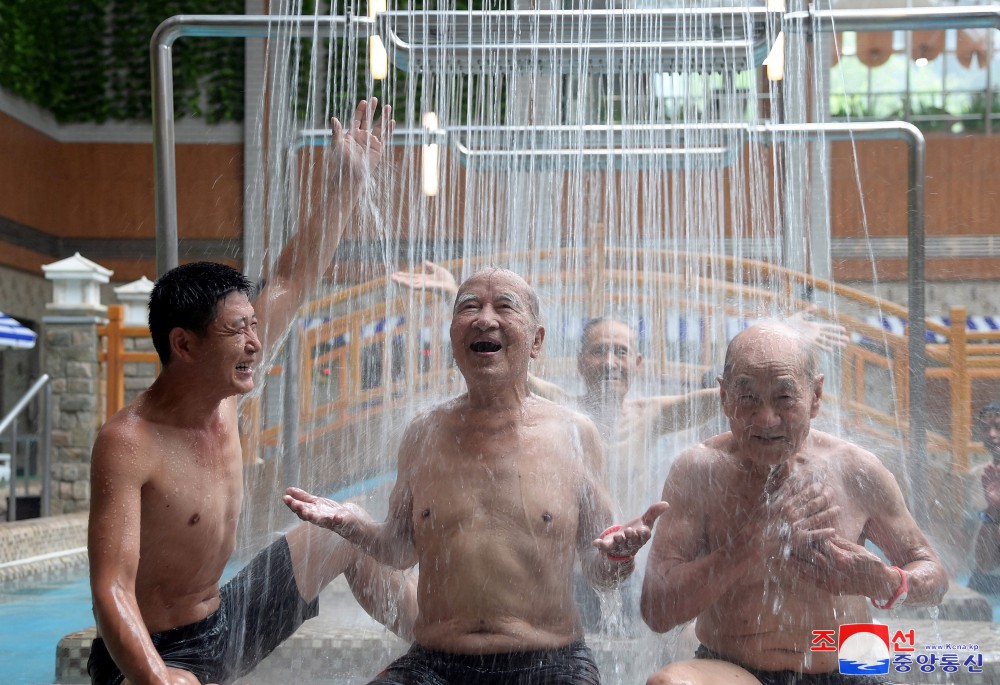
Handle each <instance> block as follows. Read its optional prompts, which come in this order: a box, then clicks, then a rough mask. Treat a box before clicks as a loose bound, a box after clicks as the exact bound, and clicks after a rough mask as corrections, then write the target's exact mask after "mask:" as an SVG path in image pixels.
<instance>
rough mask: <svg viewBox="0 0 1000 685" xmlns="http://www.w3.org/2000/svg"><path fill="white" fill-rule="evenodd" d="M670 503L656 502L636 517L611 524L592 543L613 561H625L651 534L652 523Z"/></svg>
mask: <svg viewBox="0 0 1000 685" xmlns="http://www.w3.org/2000/svg"><path fill="white" fill-rule="evenodd" d="M669 508H670V505H669V504H667V503H666V502H656V503H655V504H653V505H651V506H650V507H649V509H647V510H646V512H645V513H644V514H643V515H642V516H640V517H639V518H637V519H634V520H632V521H629V522H628V523H626V524H624V525H620V526H611V527H610V528H608V529H607V530H606V531H604V533H603V534H601V537H599V538H597V539H596V540H594V542H593V545H594V547H596V548H597V549H599V550H600V551H601V552H603V553H604V554H605V555H606V556H607V557H608V558H609V559H611V560H613V561H625V560H628V559H631V558H632V557H634V556H635V555H636V554H637V553H638V551H639V550H640V549H642V546H643V545H645V544H646V543H647V542H649V538H650V537H652V535H653V524H654V523H656V519H658V518H660V516H662V515H663V514H664V513H666V511H667V509H669Z"/></svg>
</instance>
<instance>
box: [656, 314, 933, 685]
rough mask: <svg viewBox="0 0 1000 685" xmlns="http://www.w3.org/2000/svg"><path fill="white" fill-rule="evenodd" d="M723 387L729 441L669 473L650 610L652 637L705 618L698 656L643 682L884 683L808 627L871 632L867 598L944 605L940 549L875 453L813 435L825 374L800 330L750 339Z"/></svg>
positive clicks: (745, 337)
mask: <svg viewBox="0 0 1000 685" xmlns="http://www.w3.org/2000/svg"><path fill="white" fill-rule="evenodd" d="M719 384H720V392H721V400H722V408H723V413H724V414H725V415H726V417H727V418H728V420H729V425H730V429H731V430H730V432H728V433H724V434H722V435H718V436H716V437H714V438H712V439H710V440H708V441H706V442H705V443H703V444H701V445H698V446H696V447H693V448H691V449H688V450H686V451H685V452H684V453H682V454H681V455H680V457H679V458H678V460H677V462H676V463H675V465H674V467H673V469H672V470H671V472H670V475H669V477H668V478H667V481H666V484H665V485H664V488H663V493H664V495H663V496H664V497H665V498H669V500H670V504H671V507H670V510H669V511H668V512H667V514H666V515H665V516H664V517H663V519H664V523H663V524H661V525H660V527H659V529H658V530H657V533H656V536H655V538H654V540H653V544H652V547H651V550H650V554H649V561H648V565H647V567H646V575H645V580H644V583H643V593H642V602H641V608H642V614H643V618H644V619H645V621H646V623H647V624H648V625H649V627H650V628H652V629H653V630H654V631H657V632H664V631H667V630H669V629H671V628H673V627H674V626H677V625H680V624H682V623H684V622H686V621H689V620H691V619H693V618H697V619H698V620H697V623H696V628H695V630H696V634H697V636H698V639H699V640H700V641H701V643H702V645H701V647H699V649H698V651H697V653H696V655H695V656H696V659H695V660H692V661H682V662H677V663H673V664H670V665H668V666H667V667H665V668H663V669H662V670H660V671H658V672H657V673H655V674H654V675H653V676H652V677H650V678H649V680H648V683H647V685H663V684H665V683H685V684H691V683H702V684H705V683H719V684H722V683H725V684H727V685H729V684H732V683H757V682H761V683H764V684H765V685H769V684H771V683H781V684H782V685H793V684H797V683H815V684H819V683H824V684H826V683H829V684H833V683H872V682H885V681H881V680H879V677H877V676H841V675H840V674H839V664H838V660H837V655H836V652H811V651H810V644H811V638H812V631H813V630H816V629H832V630H836V629H837V627H838V626H839V625H840V624H845V623H870V622H871V614H870V609H869V607H870V604H869V598H871V600H870V601H871V602H872V603H873V604H875V605H876V606H880V607H882V608H888V607H889V606H891V605H893V604H899V603H901V602H902V601H904V596H903V595H904V594H905V601H906V603H907V604H912V605H917V606H921V605H923V606H926V605H934V604H937V603H938V602H939V601H940V600H941V597H942V596H943V594H944V592H945V590H946V589H947V585H948V581H947V576H946V574H945V571H944V568H943V567H942V565H941V563H940V561H939V559H938V557H937V554H935V552H934V550H932V549H931V547H930V545H929V544H928V542H927V539H926V538H925V537H924V534H923V533H922V532H921V531H920V529H919V528H918V527H917V525H916V523H915V522H914V520H913V518H912V517H911V516H910V513H909V512H908V511H907V509H906V505H905V503H904V501H903V496H902V493H901V492H900V489H899V487H898V486H897V484H896V482H895V480H894V479H893V477H892V475H891V474H890V473H889V471H888V470H886V469H885V468H884V467H883V466H882V464H881V463H880V462H879V460H878V459H877V458H876V457H875V456H874V455H873V454H871V453H869V452H866V451H865V450H863V449H861V448H859V447H857V446H855V445H852V444H851V443H848V442H845V441H844V440H840V439H838V438H836V437H834V436H832V435H828V434H826V433H821V432H819V431H816V430H812V429H811V426H810V424H811V421H812V419H813V418H815V417H816V415H817V413H818V412H819V407H820V397H821V395H822V390H823V376H822V375H821V374H819V373H817V371H816V361H815V358H814V355H813V351H812V349H811V348H810V346H809V345H808V344H807V343H806V342H805V341H804V339H803V338H802V336H801V335H800V334H798V333H796V332H795V331H794V330H792V329H789V328H786V327H783V326H779V325H759V326H754V327H751V328H749V329H747V330H746V331H744V332H743V333H741V334H739V335H738V336H736V337H735V338H734V339H733V341H732V342H731V343H730V345H729V349H728V351H727V354H726V362H725V368H724V371H723V375H722V377H721V378H720V379H719ZM664 524H665V525H664ZM866 539H867V540H871V541H872V542H873V543H874V544H876V545H877V546H878V547H879V548H880V549H882V550H883V551H884V552H885V554H886V555H887V556H888V558H889V559H890V560H891V563H892V564H894V565H895V566H887V565H886V564H885V563H883V561H882V560H881V559H880V558H879V557H878V556H876V555H875V554H873V553H871V552H869V551H868V550H867V549H865V547H864V546H863V545H864V542H865V540H866Z"/></svg>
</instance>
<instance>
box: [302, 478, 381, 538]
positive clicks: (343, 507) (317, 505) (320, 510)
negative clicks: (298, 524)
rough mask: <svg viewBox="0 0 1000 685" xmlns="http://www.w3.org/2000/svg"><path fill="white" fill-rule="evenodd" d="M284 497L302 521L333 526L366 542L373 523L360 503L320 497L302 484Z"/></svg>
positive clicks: (351, 536) (342, 533)
mask: <svg viewBox="0 0 1000 685" xmlns="http://www.w3.org/2000/svg"><path fill="white" fill-rule="evenodd" d="M282 500H283V501H284V503H285V505H286V506H287V507H288V508H289V509H291V510H292V511H293V512H295V515H296V516H298V517H299V518H300V519H302V520H303V521H308V522H309V523H313V524H315V525H317V526H320V527H321V528H327V529H329V530H332V531H333V532H335V533H337V534H338V535H340V536H341V537H343V538H344V539H346V540H348V541H349V542H353V543H355V544H361V543H363V542H364V541H365V540H364V538H365V536H366V535H368V534H370V532H371V527H372V526H373V525H374V522H373V521H372V518H371V517H370V516H368V514H367V512H365V510H364V509H362V508H361V507H359V506H357V505H354V504H341V503H340V502H335V501H333V500H332V499H326V498H325V497H317V496H316V495H311V494H309V493H308V492H306V491H305V490H301V489H299V488H288V489H287V490H286V491H285V496H284V497H283V498H282Z"/></svg>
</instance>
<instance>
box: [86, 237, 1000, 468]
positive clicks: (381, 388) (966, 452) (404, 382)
mask: <svg viewBox="0 0 1000 685" xmlns="http://www.w3.org/2000/svg"><path fill="white" fill-rule="evenodd" d="M650 252H654V253H655V251H647V254H646V255H645V256H646V258H647V259H649V258H652V259H653V260H654V262H655V260H656V259H662V261H663V263H664V264H665V263H667V262H668V261H669V262H670V263H671V264H673V265H675V266H676V265H677V264H679V263H681V262H683V263H684V264H686V263H688V262H692V263H693V262H696V261H697V262H698V263H699V265H700V267H699V270H698V271H697V273H698V274H700V275H694V276H692V275H691V272H690V271H689V270H687V269H681V270H679V272H678V273H673V272H670V271H667V270H659V271H654V272H644V273H640V274H636V273H634V272H625V271H622V270H616V269H613V268H610V267H609V265H610V264H613V263H614V262H615V260H616V259H617V258H618V257H620V255H619V254H618V253H617V252H616V251H609V252H607V253H605V254H604V255H603V258H601V259H600V261H599V263H597V264H595V265H593V268H590V269H588V270H587V279H588V287H589V290H590V291H591V292H596V293H604V292H606V291H607V290H608V288H606V287H605V286H607V285H608V284H615V283H619V284H622V283H625V284H628V286H629V288H627V289H626V288H624V287H621V288H618V289H615V288H612V289H611V290H614V291H615V292H617V293H620V294H619V295H616V297H618V298H621V299H624V298H633V299H634V301H635V302H638V303H639V304H640V305H642V306H643V307H644V308H645V309H644V311H648V312H651V314H650V317H649V319H650V321H651V324H650V326H651V327H652V328H653V329H654V330H655V329H656V327H657V326H660V325H661V324H662V317H663V316H665V314H664V312H665V311H669V310H670V308H671V307H675V308H680V309H683V310H684V311H687V312H690V313H692V314H693V315H695V316H697V317H698V318H699V321H700V323H699V326H700V332H699V339H698V340H697V341H696V343H694V344H695V345H696V346H699V347H698V349H696V350H695V351H694V353H693V354H689V355H688V357H687V361H686V362H685V363H683V364H677V363H676V362H675V361H673V362H672V361H671V360H670V358H668V356H667V354H666V353H665V352H664V350H663V349H660V348H661V347H665V346H656V347H654V349H652V350H650V354H648V355H647V364H645V365H644V366H648V367H652V369H653V370H654V373H655V374H658V375H661V376H674V377H678V378H679V377H683V378H684V379H687V381H690V379H692V378H699V377H700V376H701V375H702V374H703V373H704V372H706V371H709V370H713V369H718V366H719V359H720V354H719V353H720V351H721V350H722V349H724V346H725V342H726V341H725V335H724V326H723V324H722V321H723V319H724V318H725V317H732V316H745V317H749V318H755V317H754V316H752V315H751V313H748V312H747V311H746V310H745V309H743V308H741V307H740V306H739V302H741V301H749V302H754V303H758V304H760V303H766V304H773V305H775V306H779V305H780V306H781V307H782V308H785V309H789V308H790V309H793V310H794V309H802V308H805V307H806V306H807V305H808V304H809V302H808V301H807V300H805V299H801V298H800V297H797V296H796V293H804V292H806V291H809V292H811V293H812V294H813V296H816V295H817V294H821V296H820V297H819V298H818V299H819V300H820V301H824V300H825V301H826V303H827V305H826V306H822V307H819V308H817V309H816V315H817V316H818V317H819V318H821V319H825V320H829V321H836V322H838V323H840V324H841V325H843V326H844V327H845V328H846V329H847V330H848V331H849V332H850V333H851V334H853V335H854V338H855V342H854V343H852V344H850V345H848V346H847V347H846V348H845V349H843V350H842V351H841V352H840V354H839V363H840V378H839V388H837V390H836V393H837V394H838V396H836V397H833V398H831V399H832V400H833V401H834V402H836V403H837V405H838V406H839V407H840V408H841V411H842V412H843V413H844V414H845V415H846V417H847V420H848V421H853V422H854V424H855V425H856V426H857V427H858V428H859V429H861V430H864V431H865V432H868V433H870V434H872V435H873V436H874V437H875V438H877V439H891V440H895V441H898V443H899V444H900V445H901V446H905V445H903V443H904V441H905V436H906V417H907V416H908V409H909V407H908V401H909V400H908V392H907V380H908V348H907V340H906V337H905V335H896V334H893V333H891V332H888V331H886V330H884V329H883V328H882V327H881V326H875V325H872V324H871V323H868V322H867V321H865V317H867V316H870V315H872V314H875V313H879V314H888V315H892V316H897V317H901V318H904V319H905V317H906V310H905V309H904V308H903V307H901V306H899V305H896V304H893V303H891V302H886V301H882V300H880V299H878V298H876V297H873V296H871V295H868V294H866V293H864V292H861V291H858V290H855V289H851V288H847V287H844V286H840V285H837V284H830V283H827V282H823V281H818V280H816V279H810V278H807V277H805V276H803V275H802V274H799V273H795V272H791V271H788V270H785V269H781V268H779V267H774V266H771V265H768V264H763V263H760V262H752V261H749V260H743V261H738V260H734V259H732V258H712V257H705V256H703V255H690V254H679V253H667V252H663V253H662V254H653V255H652V257H650V255H649V253H650ZM546 257H547V258H551V259H553V260H556V261H559V260H560V259H562V258H563V257H564V255H561V254H559V253H558V252H553V253H552V254H551V255H547V256H546ZM678 260H680V262H679V261H678ZM494 261H495V258H494ZM514 261H515V260H513V259H512V260H511V262H514ZM445 266H448V267H450V268H451V269H452V270H453V272H455V273H458V271H459V269H460V267H461V264H460V263H458V262H455V263H450V264H445ZM747 270H752V271H753V273H754V276H755V279H758V280H759V279H764V280H765V281H768V282H769V284H768V287H749V286H746V285H743V284H741V283H738V282H735V276H734V275H735V274H738V273H741V272H746V271H747ZM720 277H723V278H726V279H728V280H721V281H720V280H717V279H719V278H720ZM579 279H580V276H579V275H578V274H570V273H564V272H562V271H560V270H558V269H546V270H543V271H541V272H539V273H538V275H537V276H531V277H530V279H529V280H530V281H531V282H532V283H533V284H534V285H535V286H536V288H537V289H539V290H544V289H548V290H549V299H548V300H547V302H548V303H549V304H554V305H558V306H561V305H567V306H571V307H575V308H576V309H578V310H580V311H581V312H582V314H583V315H584V316H586V315H592V314H595V313H598V312H595V311H593V310H591V309H589V308H588V307H587V305H586V304H581V303H580V302H576V301H574V302H562V301H560V300H563V299H567V298H568V297H569V296H568V295H563V294H561V291H563V290H565V289H566V288H563V286H564V285H565V284H568V283H571V282H573V281H574V280H579ZM806 286H808V287H806ZM386 287H387V285H386V283H385V282H384V281H380V282H371V283H366V284H363V285H359V286H355V287H351V288H347V289H344V290H342V291H339V292H337V293H335V294H333V295H330V296H328V297H324V298H321V299H319V300H316V301H314V302H312V303H311V304H310V305H308V306H307V307H305V308H304V309H303V310H302V312H301V316H300V319H299V322H300V328H299V331H298V342H297V347H298V350H299V354H298V355H297V357H296V359H295V360H293V361H292V363H293V364H294V365H295V368H296V370H297V374H298V379H299V383H298V411H299V416H298V422H299V426H300V431H299V439H300V440H302V441H305V440H309V439H311V438H315V437H317V436H320V435H323V434H325V433H329V432H330V431H337V430H339V429H341V428H343V427H344V426H346V425H348V424H350V423H352V422H355V421H358V420H361V419H363V418H364V417H367V416H371V415H372V414H373V413H379V412H383V411H385V409H386V408H387V407H388V406H391V405H392V404H394V403H396V402H397V401H398V402H402V401H404V400H406V398H412V397H414V396H421V395H423V394H425V393H428V392H433V393H436V394H445V395H447V394H453V393H456V392H459V391H460V389H461V379H460V377H459V376H458V375H457V373H456V371H455V369H454V368H453V366H452V361H451V354H450V350H449V341H448V337H447V332H446V320H447V318H448V315H447V311H446V308H445V307H444V306H442V303H440V302H437V301H435V299H434V297H433V296H430V295H424V294H422V293H414V292H410V291H401V290H400V289H396V290H392V291H390V292H392V293H394V294H395V296H394V297H390V296H388V295H387V290H386ZM669 288H674V289H675V290H677V289H679V291H680V292H688V291H693V290H700V291H702V292H706V289H707V288H713V289H714V293H713V297H712V298H711V301H710V302H709V301H698V300H696V299H694V298H690V299H685V298H683V297H678V296H674V297H673V298H671V299H670V300H669V301H666V300H664V299H663V298H658V297H657V296H656V293H658V292H661V291H663V290H664V289H669ZM627 293H632V294H631V295H629V294H627ZM574 297H579V294H578V293H577V294H576V295H574ZM553 300H555V301H556V302H553ZM109 309H110V311H109V322H108V324H107V325H106V326H102V327H101V328H100V335H101V336H102V338H103V339H104V341H105V343H104V346H103V351H102V352H101V356H100V358H101V362H102V364H103V369H104V372H103V378H104V379H105V382H106V388H107V389H106V390H105V392H104V401H105V406H106V412H107V415H108V416H110V415H111V414H112V413H113V412H114V411H116V410H117V409H118V408H120V407H121V406H122V403H123V401H124V396H125V393H124V367H125V364H126V363H127V362H129V361H137V362H150V361H154V362H155V361H156V358H155V354H153V353H151V352H135V351H127V350H126V345H125V343H124V341H125V340H126V339H128V338H130V337H133V338H137V337H143V336H146V337H148V331H147V330H146V328H145V327H126V326H123V325H121V312H120V308H118V307H111V308H109ZM950 320H951V325H950V326H949V327H944V326H940V325H938V324H935V323H933V322H932V321H928V322H927V330H928V332H929V333H933V334H936V335H938V336H941V337H942V339H943V340H944V342H933V343H929V344H928V345H927V348H926V349H927V355H928V360H929V364H928V371H927V375H928V381H929V383H936V385H935V386H934V387H935V388H937V387H940V388H941V389H942V390H944V389H946V390H947V393H944V392H940V393H938V392H935V393H934V396H933V397H928V402H929V403H930V404H931V405H933V407H932V409H933V410H934V411H935V412H936V415H937V416H939V417H940V415H941V414H942V413H947V420H941V419H940V418H939V419H938V420H937V422H936V423H934V425H932V430H931V433H930V435H929V436H928V449H929V450H930V451H931V452H932V453H937V454H939V455H941V457H942V458H944V459H945V460H947V461H948V462H950V464H951V469H952V470H953V471H955V472H958V473H964V472H965V471H967V470H968V468H969V466H970V460H971V457H972V455H974V454H976V453H977V452H978V453H981V452H982V451H983V447H982V445H981V444H980V443H978V442H976V441H974V440H973V437H974V436H973V435H972V434H971V431H970V428H971V425H972V420H973V417H972V410H973V406H974V405H975V404H977V403H980V404H981V403H982V400H983V398H984V397H986V396H987V395H989V398H990V399H992V396H993V395H994V394H995V391H994V390H993V388H992V387H988V386H987V385H985V384H984V382H988V383H990V384H992V383H994V382H995V381H998V380H1000V332H989V333H977V332H969V331H968V330H967V328H966V326H965V320H966V312H965V309H964V308H961V307H956V308H954V309H952V311H951V312H950ZM659 330H662V328H659ZM550 336H551V333H550ZM651 341H652V342H653V343H654V345H655V343H656V342H657V341H656V340H655V339H652V338H651ZM574 354H575V353H574V352H572V351H568V350H567V349H566V348H565V346H564V347H563V354H562V356H559V355H558V354H555V355H552V356H547V357H546V359H545V360H544V362H543V364H542V365H541V367H540V368H539V369H538V371H539V375H541V376H543V377H544V376H546V375H547V373H562V374H567V373H572V370H573V369H575V359H574V358H573V356H574ZM278 358H279V359H280V355H279V357H278ZM282 364H284V366H282V365H281V364H278V365H275V366H273V367H272V368H271V369H270V371H269V374H270V375H271V376H272V380H279V379H280V378H281V377H282V376H283V375H284V372H285V369H287V368H288V364H289V362H288V361H287V360H285V361H283V362H282ZM873 375H874V376H875V377H876V379H877V378H885V379H886V383H885V384H884V385H880V384H879V383H877V382H876V383H875V385H874V387H873V381H872V377H873ZM929 394H931V393H929ZM267 402H268V399H267V395H266V393H265V394H261V395H257V396H255V397H253V398H251V399H250V400H249V401H247V402H244V417H243V421H244V424H245V432H246V433H247V434H248V435H249V436H251V437H252V442H251V443H249V444H248V445H247V449H248V452H249V453H248V458H250V454H256V453H257V450H259V449H261V448H269V447H272V448H273V447H274V446H275V445H276V444H277V443H278V441H279V439H280V434H281V423H280V421H281V419H280V416H281V413H280V412H275V411H266V410H265V405H266V403H267ZM276 416H277V417H279V418H277V419H275V418H270V419H269V418H268V417H276Z"/></svg>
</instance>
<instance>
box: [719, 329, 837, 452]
mask: <svg viewBox="0 0 1000 685" xmlns="http://www.w3.org/2000/svg"><path fill="white" fill-rule="evenodd" d="M810 355H811V352H810V351H809V349H808V348H807V347H806V345H805V343H804V342H803V341H802V339H801V338H800V337H799V336H798V334H796V333H795V332H794V331H790V330H785V329H782V328H765V327H754V328H751V329H748V330H747V331H744V332H743V333H741V334H740V335H739V336H737V337H736V338H734V339H733V341H732V343H730V349H729V352H728V354H727V357H726V370H725V372H724V374H723V378H722V380H721V382H720V393H721V399H722V408H723V411H724V412H725V415H726V417H727V418H728V419H729V427H730V430H732V433H733V440H734V441H735V445H736V452H737V454H738V456H740V457H741V458H743V459H744V460H747V461H749V462H751V464H753V465H756V466H768V467H769V466H774V465H777V464H780V463H782V462H784V461H787V460H788V459H790V458H791V457H793V456H794V455H795V454H796V453H797V452H798V451H799V449H800V448H801V447H802V445H803V443H804V442H805V440H806V437H807V436H808V435H809V429H810V423H811V421H812V419H813V418H815V417H816V415H817V414H818V413H819V406H820V397H821V396H822V394H823V376H822V375H821V374H817V373H815V370H814V368H815V367H814V362H813V361H812V359H811V356H810Z"/></svg>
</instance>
